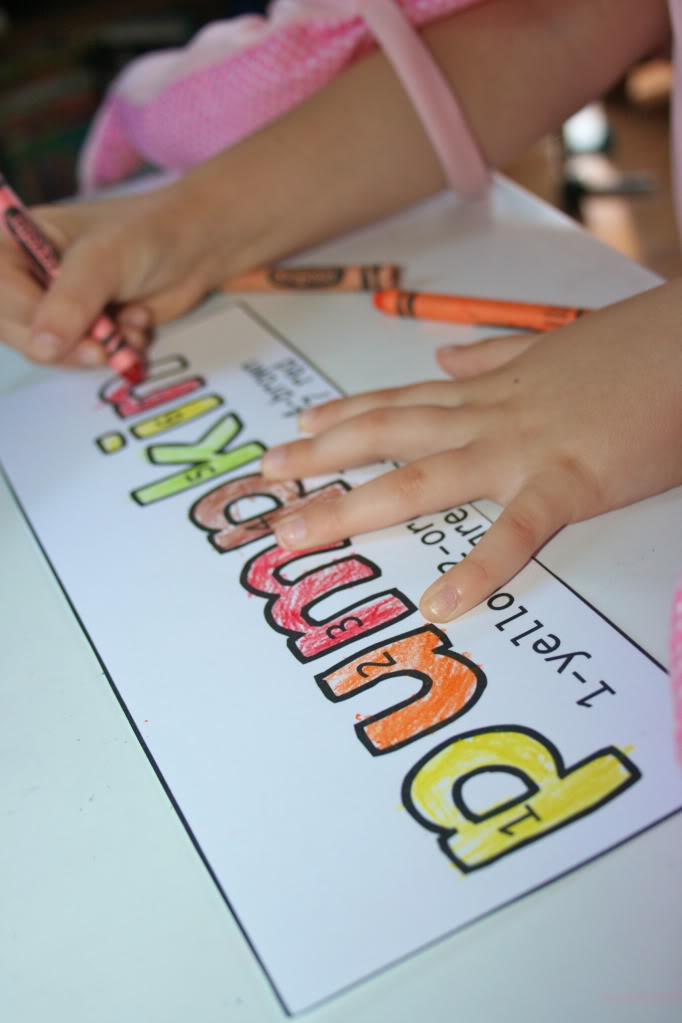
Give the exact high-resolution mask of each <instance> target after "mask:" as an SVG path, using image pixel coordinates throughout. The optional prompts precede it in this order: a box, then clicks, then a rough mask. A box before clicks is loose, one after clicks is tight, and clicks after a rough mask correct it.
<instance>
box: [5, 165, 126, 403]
mask: <svg viewBox="0 0 682 1023" xmlns="http://www.w3.org/2000/svg"><path fill="white" fill-rule="evenodd" d="M0 224H1V225H2V227H3V228H4V229H5V232H6V233H7V234H8V235H9V237H10V238H12V240H13V241H14V242H15V243H16V244H17V246H18V247H19V248H20V249H21V251H22V252H23V253H24V254H25V255H26V256H28V258H29V260H30V262H31V265H32V267H33V270H34V273H35V276H36V277H37V278H38V280H39V281H40V283H41V284H42V285H43V287H48V286H49V284H50V283H51V282H52V281H53V280H54V279H55V278H56V276H57V274H58V273H59V262H60V260H59V253H58V252H57V250H56V248H55V247H54V245H53V244H52V242H51V241H50V239H49V238H46V237H45V235H44V234H43V232H42V231H41V230H40V228H39V227H38V225H37V224H36V222H35V221H34V220H33V219H32V218H31V216H30V215H29V213H28V211H27V210H26V208H25V206H24V205H23V203H22V202H21V200H20V199H19V197H18V195H17V194H16V192H14V191H13V189H11V188H10V187H9V185H8V184H7V182H6V181H5V179H4V178H3V176H2V175H1V174H0ZM89 334H90V336H91V337H94V338H95V339H96V340H97V341H99V342H100V343H101V345H102V348H103V349H104V353H105V355H106V357H107V362H108V363H109V365H110V366H111V368H112V369H113V370H114V371H115V372H116V373H120V375H121V376H122V377H125V379H126V380H128V381H129V383H131V384H139V383H140V381H141V380H144V378H145V375H146V371H145V368H144V363H143V361H142V359H141V358H140V356H139V355H138V353H137V352H136V351H135V350H134V349H133V348H131V347H130V345H129V344H128V342H127V341H126V340H125V338H124V337H123V335H122V334H121V332H120V330H119V329H118V327H117V326H116V324H115V323H114V321H113V320H112V319H111V317H109V316H107V315H106V313H101V314H100V315H99V316H98V317H97V319H96V320H95V322H94V323H93V324H92V326H91V328H90V331H89Z"/></svg>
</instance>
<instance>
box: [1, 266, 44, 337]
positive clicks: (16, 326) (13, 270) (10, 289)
mask: <svg viewBox="0 0 682 1023" xmlns="http://www.w3.org/2000/svg"><path fill="white" fill-rule="evenodd" d="M43 294H44V292H43V289H42V288H41V287H40V285H39V284H38V283H37V282H36V281H34V280H33V278H32V277H29V275H28V274H27V273H26V271H25V269H24V268H23V267H20V266H17V265H14V264H11V263H8V264H7V265H3V268H2V277H1V279H0V310H1V311H2V316H1V317H0V340H1V341H2V342H4V344H6V345H9V347H10V348H15V349H16V350H17V351H19V352H25V351H26V347H27V344H28V324H29V321H30V319H31V316H32V315H33V311H34V309H35V307H36V304H37V303H38V302H39V301H40V299H41V298H42V296H43Z"/></svg>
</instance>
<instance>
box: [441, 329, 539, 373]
mask: <svg viewBox="0 0 682 1023" xmlns="http://www.w3.org/2000/svg"><path fill="white" fill-rule="evenodd" d="M541 337H542V335H541V334H505V335H504V336H503V337H490V338H486V340H485V341H477V342H476V344H468V345H444V346H443V347H442V348H439V349H438V350H437V352H436V358H437V360H438V365H439V366H440V367H441V369H443V370H445V372H446V373H449V374H450V376H452V377H457V378H458V379H459V380H466V379H467V377H477V376H480V375H481V374H482V373H488V372H490V370H492V369H497V367H498V366H504V364H505V363H507V362H511V360H512V359H514V358H516V356H517V355H520V354H521V352H525V350H526V349H527V348H530V346H531V345H534V344H536V342H537V341H538V340H539V339H540V338H541Z"/></svg>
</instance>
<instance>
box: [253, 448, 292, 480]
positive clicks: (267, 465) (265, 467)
mask: <svg viewBox="0 0 682 1023" xmlns="http://www.w3.org/2000/svg"><path fill="white" fill-rule="evenodd" d="M286 457H287V452H286V447H285V446H284V445H283V444H280V445H279V446H278V447H276V448H270V450H269V451H266V453H265V454H264V455H263V457H262V458H261V463H260V471H261V475H263V476H278V475H279V474H280V473H281V471H282V469H283V468H284V462H285V461H286Z"/></svg>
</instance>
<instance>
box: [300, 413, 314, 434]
mask: <svg viewBox="0 0 682 1023" xmlns="http://www.w3.org/2000/svg"><path fill="white" fill-rule="evenodd" d="M313 419H314V414H313V410H312V409H310V408H304V409H303V411H302V412H299V414H298V418H297V420H296V426H297V427H298V429H299V430H300V432H301V433H310V430H311V427H312V425H313Z"/></svg>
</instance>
